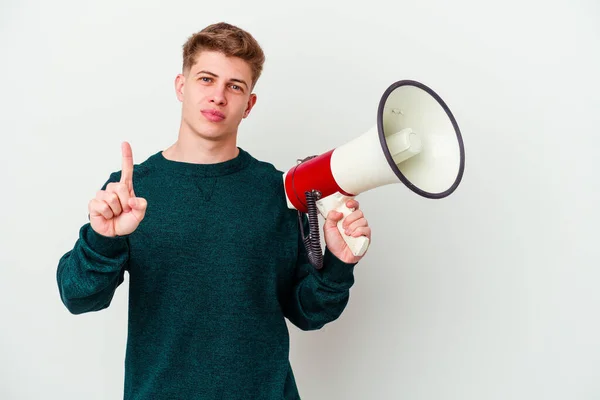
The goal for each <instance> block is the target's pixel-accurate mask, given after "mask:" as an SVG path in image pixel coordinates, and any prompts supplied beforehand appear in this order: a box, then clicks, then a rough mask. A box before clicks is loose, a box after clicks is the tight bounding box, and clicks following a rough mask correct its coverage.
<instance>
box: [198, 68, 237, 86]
mask: <svg viewBox="0 0 600 400" xmlns="http://www.w3.org/2000/svg"><path fill="white" fill-rule="evenodd" d="M200 74H207V75H210V76H214V77H215V78H218V77H219V75H217V74H215V73H214V72H210V71H207V70H205V69H203V70H202V71H198V72H197V73H196V76H197V75H200ZM229 81H230V82H239V83H243V84H244V85H246V87H248V84H247V83H246V81H245V80H243V79H238V78H231V79H230V80H229Z"/></svg>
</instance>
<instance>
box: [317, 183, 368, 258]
mask: <svg viewBox="0 0 600 400" xmlns="http://www.w3.org/2000/svg"><path fill="white" fill-rule="evenodd" d="M353 198H354V197H350V196H346V195H343V194H341V193H339V192H336V193H334V194H332V195H329V196H327V197H324V198H322V199H319V200H318V201H317V207H318V209H319V212H320V213H321V215H322V216H323V217H324V218H327V214H329V212H330V211H332V210H335V211H338V212H341V213H342V214H344V217H343V218H342V219H341V220H340V221H339V222H338V224H337V227H338V230H339V231H340V234H341V235H342V238H343V239H344V241H345V242H346V243H347V244H348V247H350V250H351V251H352V254H354V255H355V256H356V257H360V256H362V255H364V254H365V252H366V251H367V248H369V238H368V237H366V236H359V237H353V236H349V235H346V233H345V229H344V228H343V224H344V221H345V220H346V217H347V216H348V215H350V214H351V213H352V212H353V211H354V210H353V209H350V208H348V206H346V203H347V202H348V200H352V199H353Z"/></svg>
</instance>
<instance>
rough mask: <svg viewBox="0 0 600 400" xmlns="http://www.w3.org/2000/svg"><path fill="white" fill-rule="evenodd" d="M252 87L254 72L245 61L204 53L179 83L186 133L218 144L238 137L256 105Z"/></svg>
mask: <svg viewBox="0 0 600 400" xmlns="http://www.w3.org/2000/svg"><path fill="white" fill-rule="evenodd" d="M251 85H252V71H251V69H250V66H249V65H248V64H247V63H246V62H245V61H244V60H242V59H240V58H236V57H227V56H225V55H224V54H222V53H219V52H214V51H203V52H201V53H200V54H199V55H198V56H197V57H196V64H194V65H193V66H192V67H191V68H190V70H189V71H185V72H184V74H180V75H178V76H177V78H176V80H175V89H176V92H177V98H178V99H179V101H181V102H182V103H183V107H182V118H183V129H185V130H187V131H189V132H190V133H192V134H195V135H199V136H202V137H203V138H205V139H210V140H215V141H218V140H223V139H226V138H229V137H231V136H235V135H236V134H237V129H238V125H239V124H240V122H241V121H242V118H246V117H247V116H248V114H249V113H250V110H251V109H252V107H253V106H254V104H255V102H256V95H255V94H252V93H251V92H250V90H251Z"/></svg>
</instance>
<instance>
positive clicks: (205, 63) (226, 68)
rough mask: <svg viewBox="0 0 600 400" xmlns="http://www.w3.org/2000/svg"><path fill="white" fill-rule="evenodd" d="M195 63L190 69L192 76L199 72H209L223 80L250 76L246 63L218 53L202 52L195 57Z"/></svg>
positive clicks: (250, 72)
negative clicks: (223, 78)
mask: <svg viewBox="0 0 600 400" xmlns="http://www.w3.org/2000/svg"><path fill="white" fill-rule="evenodd" d="M195 61H196V62H195V63H194V65H193V66H192V68H191V73H192V74H197V73H198V72H200V71H210V72H212V73H213V74H215V75H218V76H220V77H221V76H222V77H225V78H230V77H236V78H249V76H250V75H251V74H252V71H251V69H250V66H249V65H248V63H247V62H246V61H244V60H242V59H241V58H238V57H231V56H226V55H224V54H223V53H219V52H209V51H203V52H201V53H200V54H198V56H196V60H195ZM234 75H235V76H234ZM239 75H244V76H239ZM246 75H247V76H246Z"/></svg>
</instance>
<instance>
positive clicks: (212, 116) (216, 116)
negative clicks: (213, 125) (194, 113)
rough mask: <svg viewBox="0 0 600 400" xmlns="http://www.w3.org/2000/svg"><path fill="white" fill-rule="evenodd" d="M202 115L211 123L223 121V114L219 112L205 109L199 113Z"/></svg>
mask: <svg viewBox="0 0 600 400" xmlns="http://www.w3.org/2000/svg"><path fill="white" fill-rule="evenodd" d="M201 113H202V115H204V117H205V118H206V119H208V120H209V121H211V122H219V121H223V120H224V119H225V114H223V113H222V112H221V111H217V110H212V109H207V110H202V111H201Z"/></svg>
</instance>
